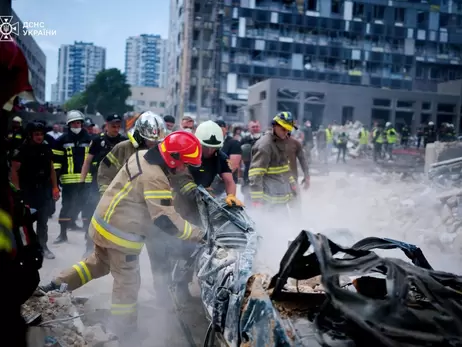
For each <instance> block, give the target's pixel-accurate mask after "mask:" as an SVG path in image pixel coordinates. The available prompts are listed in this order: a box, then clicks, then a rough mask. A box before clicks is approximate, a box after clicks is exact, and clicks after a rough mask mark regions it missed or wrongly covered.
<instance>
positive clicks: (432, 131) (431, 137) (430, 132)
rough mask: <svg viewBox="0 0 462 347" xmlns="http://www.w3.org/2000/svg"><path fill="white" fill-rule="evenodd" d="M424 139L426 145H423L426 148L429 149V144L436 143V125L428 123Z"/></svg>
mask: <svg viewBox="0 0 462 347" xmlns="http://www.w3.org/2000/svg"><path fill="white" fill-rule="evenodd" d="M423 139H424V143H423V146H424V148H426V147H427V144H429V143H434V142H435V141H436V127H435V123H433V122H428V125H427V126H426V127H425V128H424V134H423Z"/></svg>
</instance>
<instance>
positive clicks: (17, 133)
mask: <svg viewBox="0 0 462 347" xmlns="http://www.w3.org/2000/svg"><path fill="white" fill-rule="evenodd" d="M24 140H25V135H24V129H23V127H22V119H21V117H19V116H16V117H14V118H13V120H12V121H11V131H10V132H9V133H8V151H9V152H10V156H11V155H13V153H14V151H15V150H16V149H18V148H19V147H20V146H21V145H22V144H23V142H24Z"/></svg>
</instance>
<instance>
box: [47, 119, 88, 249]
mask: <svg viewBox="0 0 462 347" xmlns="http://www.w3.org/2000/svg"><path fill="white" fill-rule="evenodd" d="M83 121H84V116H83V114H82V112H80V111H75V110H73V111H69V112H68V113H67V125H68V127H69V132H68V133H67V134H65V135H63V136H61V137H60V138H59V139H58V140H57V141H56V146H55V148H54V149H53V154H54V160H53V162H54V167H55V170H57V171H58V173H59V177H60V181H61V186H62V201H61V203H62V206H61V211H60V212H59V225H60V228H61V230H60V233H59V236H58V238H57V239H56V240H55V241H54V243H63V242H67V230H68V229H70V227H71V226H72V225H71V223H72V221H75V220H76V219H77V216H78V214H79V212H80V209H81V207H82V205H83V204H84V201H83V200H84V199H85V198H86V196H85V194H86V190H87V188H88V187H87V186H89V184H90V183H91V182H92V176H91V174H88V175H87V177H86V178H85V186H82V185H81V184H80V174H81V170H82V167H83V163H84V161H85V158H86V157H87V156H88V153H89V150H90V143H91V137H90V135H89V134H88V133H87V131H86V130H85V129H83V128H82V125H83Z"/></svg>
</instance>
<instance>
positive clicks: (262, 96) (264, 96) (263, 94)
mask: <svg viewBox="0 0 462 347" xmlns="http://www.w3.org/2000/svg"><path fill="white" fill-rule="evenodd" d="M260 100H266V91H262V92H260Z"/></svg>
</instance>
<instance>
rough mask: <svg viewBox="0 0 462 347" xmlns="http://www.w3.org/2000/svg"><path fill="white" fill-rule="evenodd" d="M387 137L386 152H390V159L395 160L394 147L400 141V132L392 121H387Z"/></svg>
mask: <svg viewBox="0 0 462 347" xmlns="http://www.w3.org/2000/svg"><path fill="white" fill-rule="evenodd" d="M385 139H386V141H385V152H386V153H388V159H390V160H393V147H394V146H395V144H396V142H397V141H398V133H397V132H396V130H395V128H394V127H393V126H392V125H391V122H387V123H385Z"/></svg>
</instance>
